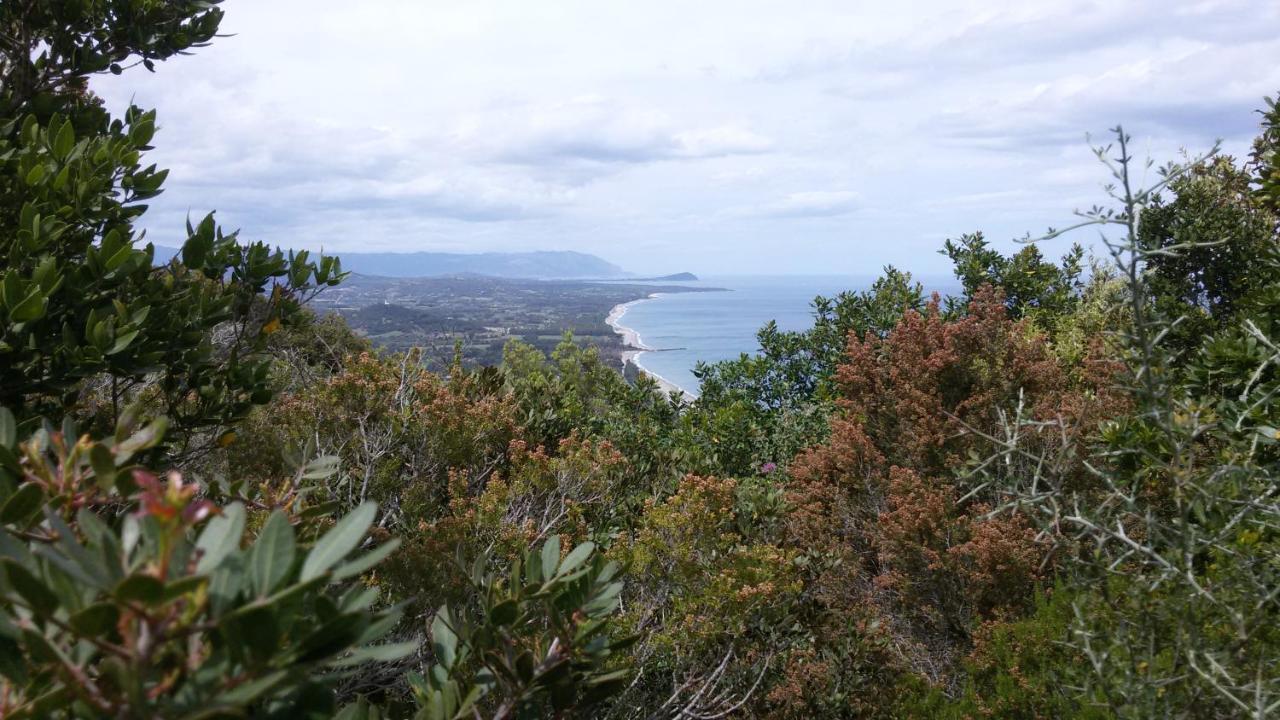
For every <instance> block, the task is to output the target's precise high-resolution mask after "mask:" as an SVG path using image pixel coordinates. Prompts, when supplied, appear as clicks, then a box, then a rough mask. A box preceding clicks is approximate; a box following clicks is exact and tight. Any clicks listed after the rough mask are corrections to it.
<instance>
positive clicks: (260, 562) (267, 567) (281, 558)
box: [249, 510, 297, 597]
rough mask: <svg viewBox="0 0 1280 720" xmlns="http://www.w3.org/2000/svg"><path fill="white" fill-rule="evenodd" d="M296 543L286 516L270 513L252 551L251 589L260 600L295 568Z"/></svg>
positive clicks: (250, 555) (250, 564)
mask: <svg viewBox="0 0 1280 720" xmlns="http://www.w3.org/2000/svg"><path fill="white" fill-rule="evenodd" d="M296 547H297V541H296V540H295V539H294V536H293V527H292V526H290V525H289V520H288V519H287V518H286V517H285V516H284V513H282V512H280V511H279V510H276V511H274V512H272V513H271V517H270V518H269V519H268V520H267V524H266V526H264V527H263V528H262V534H261V535H259V536H258V541H257V542H255V543H254V544H253V547H252V548H250V549H249V586H250V587H251V588H252V589H253V592H254V593H255V594H256V595H258V596H259V597H262V596H265V595H267V594H269V593H270V592H271V591H272V590H274V589H276V587H278V586H279V585H280V583H281V582H283V581H284V579H285V577H286V576H287V575H288V574H289V567H290V566H291V565H293V558H294V553H295V550H296Z"/></svg>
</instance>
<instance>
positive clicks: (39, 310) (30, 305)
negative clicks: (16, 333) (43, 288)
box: [9, 287, 49, 322]
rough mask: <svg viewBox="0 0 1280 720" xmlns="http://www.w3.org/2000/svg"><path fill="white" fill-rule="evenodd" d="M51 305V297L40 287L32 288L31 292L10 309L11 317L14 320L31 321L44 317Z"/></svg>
mask: <svg viewBox="0 0 1280 720" xmlns="http://www.w3.org/2000/svg"><path fill="white" fill-rule="evenodd" d="M48 307H49V298H47V297H45V295H44V293H42V292H40V288H38V287H37V288H34V289H32V290H31V294H30V295H28V296H27V297H26V298H24V299H23V300H22V302H20V303H18V304H17V305H16V306H14V307H13V308H12V309H10V310H9V317H10V318H11V319H12V320H13V321H14V322H31V321H32V320H39V319H40V318H42V317H44V313H45V310H46V309H47V308H48Z"/></svg>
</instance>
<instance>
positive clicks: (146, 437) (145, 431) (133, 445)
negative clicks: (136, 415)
mask: <svg viewBox="0 0 1280 720" xmlns="http://www.w3.org/2000/svg"><path fill="white" fill-rule="evenodd" d="M167 429H169V421H168V420H166V419H165V418H156V419H155V420H152V421H151V422H149V423H147V425H146V427H144V428H142V429H141V430H139V431H138V432H136V433H134V434H132V435H130V436H129V437H128V438H127V439H126V440H125V441H124V442H122V443H120V444H119V445H117V446H116V456H117V458H116V459H117V461H120V460H121V458H124V459H128V458H129V457H131V456H132V455H133V454H134V453H136V452H138V451H139V450H148V449H150V448H153V447H155V446H156V444H157V443H159V442H160V439H161V438H162V437H164V432H165V430H167Z"/></svg>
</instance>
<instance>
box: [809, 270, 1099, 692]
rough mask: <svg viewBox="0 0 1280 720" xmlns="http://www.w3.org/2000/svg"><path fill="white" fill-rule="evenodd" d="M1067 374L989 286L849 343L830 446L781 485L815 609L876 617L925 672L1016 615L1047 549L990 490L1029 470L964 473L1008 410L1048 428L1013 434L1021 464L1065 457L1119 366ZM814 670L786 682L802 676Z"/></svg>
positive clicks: (1088, 427)
mask: <svg viewBox="0 0 1280 720" xmlns="http://www.w3.org/2000/svg"><path fill="white" fill-rule="evenodd" d="M1092 357H1097V355H1096V354H1095V355H1093V356H1092ZM1064 365H1065V364H1064V363H1063V362H1061V361H1060V360H1059V359H1058V358H1057V357H1056V356H1055V354H1054V348H1053V346H1052V344H1051V343H1050V341H1049V340H1048V338H1047V337H1046V336H1045V335H1043V334H1042V333H1040V332H1038V331H1037V330H1036V329H1035V327H1034V326H1033V325H1032V324H1031V323H1030V321H1027V320H1023V321H1019V322H1014V321H1012V320H1011V319H1009V318H1008V316H1007V314H1006V310H1005V304H1004V301H1003V297H1002V296H1001V294H1000V293H999V292H998V291H997V290H995V289H992V288H990V287H986V288H983V289H982V290H980V291H979V292H978V293H977V294H976V295H975V297H974V299H973V301H972V303H971V304H970V306H969V308H968V312H967V314H965V315H964V316H963V317H960V318H958V319H954V320H949V319H947V318H945V317H944V316H943V313H942V312H941V310H940V308H939V304H938V299H937V298H936V297H935V298H934V300H933V302H931V303H930V304H929V306H928V307H927V308H926V310H925V311H924V312H923V313H917V312H908V313H907V314H906V315H905V316H904V317H903V319H902V321H901V322H900V323H899V325H898V326H897V328H895V329H894V330H893V331H892V332H891V333H889V335H888V336H887V337H884V338H880V337H878V336H876V335H873V334H869V335H868V336H867V337H863V338H859V337H856V336H853V337H850V338H849V344H848V353H847V362H846V363H845V364H844V365H843V366H841V367H840V369H839V371H838V373H837V376H836V379H837V382H838V384H839V387H840V390H841V398H840V400H839V412H838V413H837V415H836V416H835V417H834V418H833V419H832V421H831V438H830V441H829V442H828V443H827V444H825V445H822V446H819V447H816V448H813V449H811V450H809V451H807V452H806V453H804V454H802V455H801V456H800V457H799V458H797V459H796V460H795V462H793V463H792V465H791V468H790V471H791V479H790V483H789V486H788V496H787V500H788V505H789V507H790V513H789V518H788V530H789V538H788V540H789V542H790V543H791V544H792V545H793V546H794V547H796V548H797V549H798V550H800V551H802V552H808V553H810V554H811V555H812V556H815V557H820V558H826V559H827V561H826V562H815V563H813V564H812V565H811V567H813V568H815V570H814V571H813V572H812V573H811V575H810V577H809V578H808V587H809V590H810V592H811V594H812V597H813V598H814V599H815V602H816V603H817V604H818V611H819V612H820V613H825V614H827V615H829V616H830V617H831V618H841V617H843V618H854V617H856V616H857V615H858V614H859V613H860V612H863V611H864V609H865V608H867V607H871V608H873V609H874V610H873V612H875V613H876V614H877V619H876V620H877V622H876V624H877V626H878V627H882V628H884V629H885V630H886V631H887V632H888V633H889V634H890V635H891V636H892V637H893V638H894V644H895V645H896V646H897V647H898V648H899V650H900V653H899V654H900V656H901V657H903V658H904V659H905V661H906V665H907V667H908V669H915V670H923V669H925V668H927V669H928V670H927V671H924V672H923V674H924V676H925V677H933V678H936V677H937V672H936V668H939V667H953V666H954V663H955V662H956V660H957V659H958V658H960V657H963V655H964V653H965V652H966V650H967V647H968V645H969V643H970V640H969V637H970V635H971V633H972V631H973V629H974V628H975V627H976V626H977V625H978V624H979V623H981V622H983V621H985V620H990V619H993V618H1002V617H1012V616H1014V615H1016V613H1017V612H1019V611H1021V610H1023V609H1025V608H1026V607H1027V605H1028V603H1029V601H1030V598H1031V597H1032V593H1033V591H1034V589H1035V587H1036V585H1037V583H1038V582H1040V581H1041V580H1042V579H1043V573H1044V572H1045V570H1043V569H1042V568H1043V567H1044V565H1045V555H1046V546H1045V545H1044V544H1043V543H1042V542H1040V541H1038V540H1037V538H1036V533H1035V532H1034V531H1033V530H1032V528H1031V527H1030V526H1029V523H1028V522H1027V520H1026V518H1024V517H1021V516H1019V515H1018V514H1016V513H1011V512H1004V513H993V512H992V508H993V507H997V506H998V503H999V501H1000V500H1001V499H1002V497H1003V496H1002V494H1001V492H1000V482H1006V481H1007V482H1011V483H1013V482H1019V481H1021V480H1025V478H1024V477H1023V475H1028V476H1029V474H1030V473H1031V472H1034V467H1033V466H1032V465H1033V464H1032V463H1030V462H1027V463H1026V464H1020V463H1019V462H1008V463H1002V464H1001V465H1000V467H999V469H996V470H991V469H988V472H987V474H986V475H985V476H984V477H983V481H984V482H982V483H980V482H978V481H977V480H976V479H973V478H971V477H970V474H969V473H968V472H966V470H967V469H968V468H969V467H970V466H971V465H973V464H975V463H976V462H977V461H979V460H980V459H982V458H984V457H986V456H988V455H991V454H993V453H994V452H995V450H996V448H995V447H994V445H993V442H992V440H993V438H1000V437H1004V433H1005V432H1006V431H1007V429H1008V428H1009V427H1010V426H1011V425H1012V424H1013V420H1012V418H1014V417H1015V416H1018V415H1019V414H1020V416H1021V418H1023V419H1024V420H1031V421H1037V422H1040V423H1050V422H1052V423H1053V428H1052V431H1049V430H1045V431H1044V432H1043V433H1039V434H1037V432H1036V431H1031V432H1030V433H1029V435H1028V437H1024V438H1023V442H1024V444H1026V446H1027V448H1028V449H1029V451H1030V452H1031V453H1032V454H1035V453H1040V454H1042V455H1044V456H1046V457H1047V458H1049V460H1051V461H1053V460H1060V459H1063V458H1066V461H1069V458H1070V453H1071V451H1072V449H1073V448H1074V447H1075V446H1076V445H1077V444H1079V443H1081V442H1083V438H1084V437H1085V436H1086V435H1087V433H1088V432H1091V431H1092V429H1093V424H1094V423H1096V422H1097V419H1098V418H1101V417H1105V416H1106V414H1107V413H1109V412H1110V411H1111V410H1113V409H1114V408H1113V407H1112V406H1113V405H1114V404H1115V403H1116V402H1119V401H1118V400H1116V397H1117V396H1116V393H1114V392H1113V391H1111V390H1110V384H1111V383H1112V378H1113V377H1114V371H1115V368H1114V367H1110V366H1107V365H1105V364H1103V363H1092V364H1090V365H1089V367H1088V368H1087V370H1086V371H1085V372H1081V373H1074V374H1073V373H1072V372H1069V370H1068V368H1066V367H1065V366H1064ZM1001 411H1003V412H1004V414H1002V412H1001ZM1040 435H1043V437H1041V436H1040ZM993 476H994V479H995V481H994V482H992V479H993ZM833 622H836V623H837V624H840V623H839V622H838V621H833ZM844 624H846V625H847V623H844ZM809 670H811V669H807V670H806V669H798V668H790V669H789V670H788V673H789V674H791V675H794V676H796V678H797V682H799V680H798V678H800V677H808V675H809V674H810V673H809ZM813 682H814V681H813V679H812V678H809V679H807V680H804V681H803V683H801V684H804V685H811V684H812V683H813Z"/></svg>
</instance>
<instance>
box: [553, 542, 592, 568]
mask: <svg viewBox="0 0 1280 720" xmlns="http://www.w3.org/2000/svg"><path fill="white" fill-rule="evenodd" d="M595 549H596V544H595V543H593V542H584V543H582V544H581V545H579V546H578V547H576V548H574V549H573V551H572V552H570V553H569V554H568V555H567V556H566V557H565V559H564V562H562V563H560V569H559V570H557V571H556V575H566V574H568V573H570V572H573V570H574V569H575V568H577V567H578V566H579V565H581V564H582V563H583V561H585V560H586V559H587V558H589V557H591V553H593V552H595Z"/></svg>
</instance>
